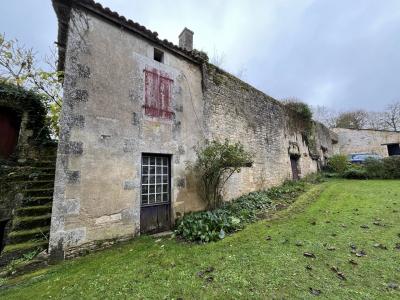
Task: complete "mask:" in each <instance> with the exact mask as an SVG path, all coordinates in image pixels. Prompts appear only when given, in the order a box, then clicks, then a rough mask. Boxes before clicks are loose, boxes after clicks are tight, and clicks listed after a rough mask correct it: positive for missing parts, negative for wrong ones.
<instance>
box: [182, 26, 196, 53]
mask: <svg viewBox="0 0 400 300" xmlns="http://www.w3.org/2000/svg"><path fill="white" fill-rule="evenodd" d="M179 47H181V48H183V49H185V50H188V51H192V50H193V31H191V30H190V29H187V28H186V27H185V29H183V31H182V32H181V34H180V35H179Z"/></svg>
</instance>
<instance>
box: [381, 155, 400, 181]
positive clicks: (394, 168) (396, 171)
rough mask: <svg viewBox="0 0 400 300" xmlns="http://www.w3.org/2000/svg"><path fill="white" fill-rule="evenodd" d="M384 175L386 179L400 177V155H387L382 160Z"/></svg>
mask: <svg viewBox="0 0 400 300" xmlns="http://www.w3.org/2000/svg"><path fill="white" fill-rule="evenodd" d="M382 162H383V169H384V172H385V175H384V177H385V178H387V179H400V156H389V157H386V158H384V159H383V160H382Z"/></svg>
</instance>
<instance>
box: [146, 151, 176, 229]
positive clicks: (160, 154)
mask: <svg viewBox="0 0 400 300" xmlns="http://www.w3.org/2000/svg"><path fill="white" fill-rule="evenodd" d="M144 156H153V157H166V158H167V159H168V182H169V184H168V195H169V197H168V199H169V202H168V203H166V204H158V205H157V204H155V205H147V206H148V207H149V206H161V205H169V209H168V214H169V224H168V227H169V229H171V228H172V226H173V224H174V220H172V215H173V208H172V183H173V182H172V154H166V153H157V152H142V153H141V156H140V191H139V199H140V201H139V203H140V210H139V232H140V234H146V233H145V232H142V224H141V223H142V222H141V215H142V207H146V205H145V206H142V180H143V169H142V167H143V157H144Z"/></svg>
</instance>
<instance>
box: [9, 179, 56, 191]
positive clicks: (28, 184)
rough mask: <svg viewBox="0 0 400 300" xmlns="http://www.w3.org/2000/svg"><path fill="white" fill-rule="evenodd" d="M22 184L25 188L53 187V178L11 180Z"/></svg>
mask: <svg viewBox="0 0 400 300" xmlns="http://www.w3.org/2000/svg"><path fill="white" fill-rule="evenodd" d="M13 183H16V184H19V185H20V186H23V187H24V188H25V189H36V188H53V186H54V180H53V179H50V180H49V179H44V180H42V179H41V180H21V181H17V182H13Z"/></svg>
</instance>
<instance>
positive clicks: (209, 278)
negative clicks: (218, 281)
mask: <svg viewBox="0 0 400 300" xmlns="http://www.w3.org/2000/svg"><path fill="white" fill-rule="evenodd" d="M214 271H215V269H214V267H207V268H206V269H205V270H202V271H199V272H197V276H199V277H200V278H204V280H205V281H206V282H207V283H211V282H213V281H214V276H212V274H210V273H212V272H214Z"/></svg>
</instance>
